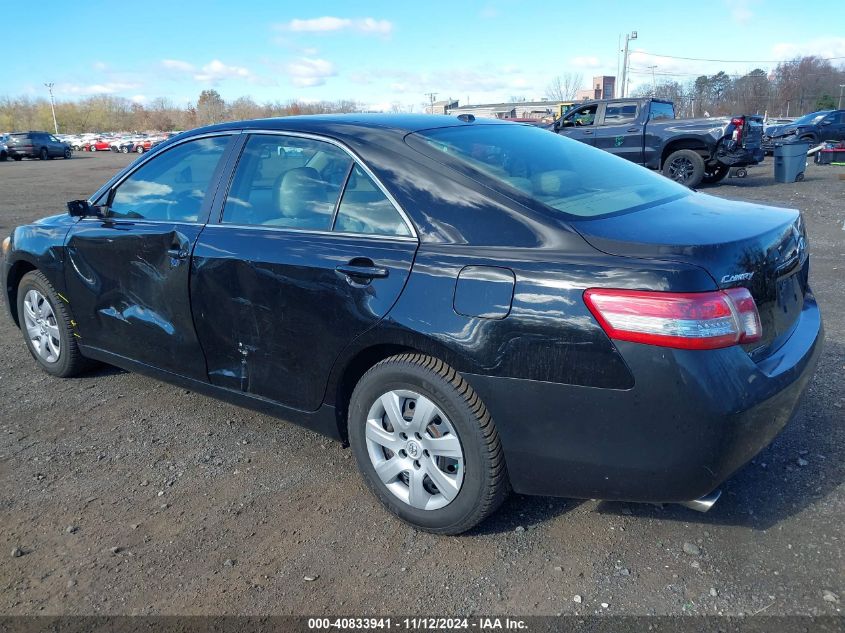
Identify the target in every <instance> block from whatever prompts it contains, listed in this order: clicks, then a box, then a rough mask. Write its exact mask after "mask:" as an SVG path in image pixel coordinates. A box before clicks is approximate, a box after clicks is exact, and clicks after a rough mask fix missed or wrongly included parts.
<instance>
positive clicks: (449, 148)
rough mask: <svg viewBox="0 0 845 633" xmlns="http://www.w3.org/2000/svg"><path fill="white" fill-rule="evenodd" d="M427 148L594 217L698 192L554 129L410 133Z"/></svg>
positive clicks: (487, 178)
mask: <svg viewBox="0 0 845 633" xmlns="http://www.w3.org/2000/svg"><path fill="white" fill-rule="evenodd" d="M406 139H407V142H408V143H409V144H410V145H411V146H412V147H414V148H416V149H417V150H419V151H421V152H422V153H424V154H426V155H428V156H430V157H432V158H434V159H435V160H438V161H440V162H443V163H445V164H446V165H449V166H451V167H453V168H454V169H456V170H457V171H459V172H461V173H463V174H465V175H467V176H468V177H470V178H473V179H475V180H478V181H479V182H483V183H484V184H486V185H488V186H491V187H494V188H497V189H499V190H500V191H502V193H504V194H505V195H511V196H513V195H514V194H515V193H519V194H522V195H523V196H528V197H530V198H531V199H533V200H535V201H537V202H539V203H542V204H543V205H545V206H546V207H548V208H551V209H554V210H556V211H560V212H562V213H565V214H568V215H571V216H576V217H579V218H591V217H601V216H606V215H610V214H613V213H619V212H622V211H630V210H633V209H636V208H641V207H645V206H652V205H655V204H659V203H661V202H666V201H668V200H672V199H675V198H680V197H683V196H688V195H690V190H689V189H687V188H686V187H684V186H683V185H680V184H678V183H676V182H673V181H671V180H669V179H668V178H664V177H663V176H660V175H658V174H655V173H653V172H651V171H649V170H647V169H643V168H642V167H640V166H638V165H635V164H634V163H632V162H630V161H627V160H625V159H623V158H619V157H617V156H614V155H613V154H609V153H607V152H603V151H601V150H598V149H596V148H594V147H590V146H589V145H585V144H584V143H579V142H578V141H574V140H572V139H569V138H566V137H564V136H561V135H559V134H555V133H554V132H550V131H548V130H544V129H540V128H536V127H533V126H526V125H508V124H475V125H467V126H461V127H448V128H437V129H432V130H425V131H422V132H417V133H415V134H410V135H408V137H406Z"/></svg>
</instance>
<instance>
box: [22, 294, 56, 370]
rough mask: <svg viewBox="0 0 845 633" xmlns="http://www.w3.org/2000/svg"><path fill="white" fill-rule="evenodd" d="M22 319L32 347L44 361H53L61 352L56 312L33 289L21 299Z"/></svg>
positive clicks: (44, 298) (45, 299) (43, 297)
mask: <svg viewBox="0 0 845 633" xmlns="http://www.w3.org/2000/svg"><path fill="white" fill-rule="evenodd" d="M23 306H24V314H23V320H24V325H25V326H26V332H27V336H29V340H30V342H31V343H32V348H33V349H34V350H35V352H36V353H37V354H38V356H39V358H41V360H43V361H44V362H45V363H55V362H57V361H58V360H59V356H60V354H61V352H62V342H61V338H60V335H59V325H58V322H57V321H56V313H55V312H54V311H53V306H52V305H50V302H49V301H48V300H47V298H46V297H45V296H44V295H42V294H41V293H40V292H38V291H37V290H35V289H32V290H30V291H29V292H27V293H26V296H25V297H24V300H23Z"/></svg>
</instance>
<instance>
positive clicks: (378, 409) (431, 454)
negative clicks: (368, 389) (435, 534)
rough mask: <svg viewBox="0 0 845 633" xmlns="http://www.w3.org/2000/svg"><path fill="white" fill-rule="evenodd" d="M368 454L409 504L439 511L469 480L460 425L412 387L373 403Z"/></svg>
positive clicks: (397, 494)
mask: <svg viewBox="0 0 845 633" xmlns="http://www.w3.org/2000/svg"><path fill="white" fill-rule="evenodd" d="M365 437H366V443H367V453H368V455H369V458H370V462H371V463H372V466H373V468H374V469H375V472H376V475H377V476H378V477H379V479H380V480H381V482H382V483H383V484H384V486H385V487H386V488H387V489H388V490H389V491H390V492H391V494H393V495H394V496H395V497H397V498H398V499H400V500H401V501H403V502H404V503H406V504H408V505H410V506H412V507H414V508H418V509H420V510H438V509H440V508H443V507H445V506H447V505H449V503H451V502H452V501H453V500H454V499H455V497H457V496H458V493H459V492H460V490H461V486H462V484H463V481H464V470H465V465H464V464H465V462H464V453H463V449H462V447H461V442H460V439H459V438H458V434H457V433H456V431H455V427H454V426H453V425H452V423H451V422H450V421H449V418H448V417H446V415H445V414H444V413H443V411H442V410H441V409H440V408H439V407H438V406H437V405H436V404H435V403H434V402H432V401H431V400H430V399H429V398H427V397H425V396H423V395H421V394H419V393H416V392H414V391H409V390H394V391H388V392H387V393H385V394H383V395H382V396H380V397H379V398H377V399H376V401H375V402H374V403H373V405H372V406H371V407H370V410H369V412H368V414H367V422H366V429H365Z"/></svg>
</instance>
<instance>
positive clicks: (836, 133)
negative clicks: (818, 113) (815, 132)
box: [819, 110, 845, 141]
mask: <svg viewBox="0 0 845 633" xmlns="http://www.w3.org/2000/svg"><path fill="white" fill-rule="evenodd" d="M819 130H820V134H819V140H821V141H845V110H842V111H840V112H833V113H831V114H828V115H827V116H826V117H825V118H824V119H822V120H821V121H819Z"/></svg>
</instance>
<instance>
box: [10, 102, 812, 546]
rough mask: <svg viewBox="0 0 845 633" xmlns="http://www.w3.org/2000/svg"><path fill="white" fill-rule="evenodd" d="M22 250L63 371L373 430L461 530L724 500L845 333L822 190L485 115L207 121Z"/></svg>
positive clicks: (27, 292) (374, 450)
mask: <svg viewBox="0 0 845 633" xmlns="http://www.w3.org/2000/svg"><path fill="white" fill-rule="evenodd" d="M3 251H4V254H5V258H4V266H3V281H4V284H5V288H6V292H7V293H8V302H7V303H8V305H9V307H10V311H11V317H12V318H13V319H14V320H15V322H16V323H17V324H18V325H19V327H20V329H21V330H22V332H23V335H24V339H25V341H26V344H27V346H28V348H29V350H30V352H31V354H32V356H33V357H34V358H35V360H36V361H37V363H38V364H39V365H40V367H41V368H42V369H44V370H45V371H46V372H48V373H50V374H53V375H55V376H60V377H66V376H72V375H75V374H77V373H79V372H81V371H83V370H85V369H86V368H87V367H89V366H90V365H91V363H92V362H95V361H99V362H104V363H109V364H112V365H116V366H119V367H122V368H125V369H128V370H133V371H138V372H142V373H145V374H150V375H153V376H157V377H159V378H160V379H162V380H166V381H169V382H172V383H175V384H178V385H182V386H184V387H186V388H189V389H192V390H195V391H200V392H204V393H207V394H209V395H213V396H216V397H219V398H222V399H224V400H227V401H229V402H233V403H236V404H239V405H243V406H246V407H251V408H253V409H256V410H259V411H263V412H267V413H271V414H274V415H276V416H278V417H280V418H283V419H285V420H290V421H294V422H297V423H300V424H303V425H305V426H307V427H309V428H311V429H314V430H317V431H319V432H321V433H324V434H326V435H329V436H332V437H335V438H338V439H340V440H341V441H344V442H348V443H349V444H350V446H351V448H352V451H353V453H354V455H355V458H356V460H357V463H358V466H359V468H360V471H361V473H362V475H363V478H364V480H365V481H366V482H367V484H368V485H369V487H370V488H371V489H372V491H373V493H374V494H375V495H376V496H377V497H378V498H379V499H380V500H381V501H382V502H383V503H384V505H385V506H386V507H387V508H388V509H390V510H391V511H392V512H394V513H395V514H397V515H398V516H400V517H401V518H403V519H404V520H406V521H408V522H409V523H411V524H413V525H415V526H417V527H419V528H422V529H425V530H430V531H434V532H440V533H449V534H454V533H459V532H462V531H465V530H467V529H469V528H471V527H472V526H474V525H476V524H477V523H478V522H480V521H481V520H483V519H484V518H485V517H486V516H487V515H489V514H490V513H491V512H493V511H494V510H495V509H496V507H497V506H498V505H499V504H500V503H501V502H502V500H503V499H504V498H505V495H506V494H507V492H508V491H509V490H510V489H513V490H515V491H517V492H519V493H523V494H539V495H560V496H570V497H583V498H602V499H624V500H630V501H649V502H681V503H686V504H688V505H691V506H693V507H696V508H698V509H706V508H707V507H709V506H710V505H711V504H712V502H713V500H714V499H715V492H714V491H716V489H717V488H718V486H719V484H720V483H721V482H722V481H723V480H725V479H726V478H727V477H729V476H730V475H731V474H732V473H733V472H734V471H736V470H737V469H738V468H740V467H741V466H742V465H743V464H744V463H746V462H747V461H748V460H749V459H751V458H752V457H753V456H754V455H755V454H756V453H757V452H758V451H760V450H761V449H762V448H763V447H764V446H766V445H767V444H768V443H769V442H770V441H771V440H772V439H773V438H774V437H775V435H776V434H777V433H778V432H779V431H780V430H781V429H782V428H783V426H784V425H785V424H786V423H787V422H788V420H789V419H790V416H791V414H792V412H793V410H794V408H795V406H796V404H797V402H798V399H799V396H800V395H801V393H802V391H803V390H804V388H805V386H806V384H807V381H808V379H809V377H810V375H811V374H812V372H813V368H814V366H815V363H816V360H817V357H818V354H819V351H820V347H821V340H822V325H821V318H820V314H819V309H818V307H817V305H816V301H815V299H814V298H813V293H812V291H811V290H810V286H809V283H808V271H809V258H808V254H807V240H806V235H805V229H804V225H803V223H802V219H801V216H800V214H799V213H798V212H797V211H794V210H789V209H777V208H771V207H764V206H760V205H753V204H741V203H735V202H729V201H725V200H720V199H717V198H712V197H710V196H706V195H703V194H699V193H695V192H693V191H691V190H689V189H687V188H685V187H683V186H681V185H678V184H677V183H674V182H671V181H670V180H668V179H666V178H664V177H662V176H659V175H656V174H653V173H651V172H649V171H647V170H645V169H643V168H641V167H638V166H636V165H634V164H632V163H630V162H629V161H626V160H623V159H620V158H617V157H615V156H612V155H610V154H607V153H605V152H602V151H600V150H597V149H594V148H592V147H589V146H587V145H584V144H582V143H578V142H575V141H572V140H569V139H566V138H562V137H560V136H558V135H556V134H552V133H549V132H548V131H546V130H542V129H538V128H536V127H533V126H526V125H520V124H515V123H508V122H500V121H492V120H490V121H482V120H476V119H473V118H472V117H464V120H458V119H455V118H449V117H436V116H378V115H347V116H318V117H292V118H283V119H268V120H260V121H247V122H241V123H228V124H224V125H217V126H212V127H206V128H202V129H199V130H194V131H191V132H188V133H185V134H182V135H179V136H177V137H175V138H173V139H170V140H169V141H167V142H166V143H164V144H162V145H161V146H159V147H157V148H156V149H155V150H153V151H151V152H150V153H149V154H145V155H143V156H141V157H139V158H138V159H137V160H136V161H135V162H134V163H132V164H131V165H130V166H129V167H127V168H126V169H125V170H123V171H122V172H120V173H119V174H117V175H116V176H115V177H114V178H112V179H111V180H110V181H109V182H107V183H106V184H105V185H103V187H102V188H101V189H100V190H99V191H97V192H96V193H95V194H94V195H93V196H91V198H90V199H89V200H83V201H74V202H72V203H69V213H68V214H66V215H56V216H52V217H48V218H45V219H43V220H41V221H39V222H36V223H34V224H32V225H28V226H21V227H18V228H17V229H15V231H14V233H13V234H12V235H11V237H10V238H7V240H6V241H5V242H4V245H3ZM319 473H320V468H319V464H315V465H314V473H313V474H314V476H317V477H319V476H320V474H319Z"/></svg>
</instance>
